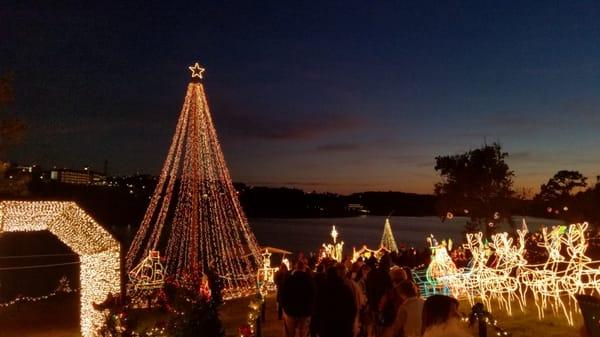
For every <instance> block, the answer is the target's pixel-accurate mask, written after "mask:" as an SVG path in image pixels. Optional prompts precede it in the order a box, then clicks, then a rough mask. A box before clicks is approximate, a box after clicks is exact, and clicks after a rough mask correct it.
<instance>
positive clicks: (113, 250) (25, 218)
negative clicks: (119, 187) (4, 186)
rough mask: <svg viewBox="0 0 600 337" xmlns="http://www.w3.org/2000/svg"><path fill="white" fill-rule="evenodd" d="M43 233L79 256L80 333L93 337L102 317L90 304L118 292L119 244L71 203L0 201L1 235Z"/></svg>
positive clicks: (86, 336) (85, 336)
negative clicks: (2, 233)
mask: <svg viewBox="0 0 600 337" xmlns="http://www.w3.org/2000/svg"><path fill="white" fill-rule="evenodd" d="M43 230H48V231H50V232H51V233H52V234H54V235H56V237H58V239H59V240H61V241H62V242H63V243H65V244H66V245H67V246H69V247H70V248H71V249H72V250H73V251H74V252H75V253H76V254H78V255H79V257H80V263H81V269H80V276H79V277H80V287H81V288H80V291H79V294H80V298H81V316H80V324H81V334H82V335H83V336H84V337H91V336H94V335H95V333H96V331H97V329H98V328H99V327H100V326H101V325H102V323H103V315H102V313H100V312H97V311H95V310H94V308H93V303H94V302H102V301H103V300H104V299H105V298H106V296H107V295H108V294H109V293H116V294H118V293H120V289H121V285H120V259H119V255H120V245H119V242H118V241H117V240H115V239H114V238H113V237H112V236H111V235H110V234H109V233H108V232H107V231H106V230H105V229H104V228H102V226H100V225H99V224H98V223H97V222H96V221H94V219H92V218H91V217H90V216H89V215H88V214H86V213H85V212H84V211H83V210H82V209H81V208H79V207H78V206H77V205H76V204H75V203H73V202H51V201H36V202H25V201H2V202H0V233H1V232H32V231H43Z"/></svg>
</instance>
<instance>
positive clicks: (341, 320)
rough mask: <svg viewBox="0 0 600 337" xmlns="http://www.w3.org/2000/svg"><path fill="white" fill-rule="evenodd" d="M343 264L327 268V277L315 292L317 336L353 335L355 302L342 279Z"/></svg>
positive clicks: (349, 289)
mask: <svg viewBox="0 0 600 337" xmlns="http://www.w3.org/2000/svg"><path fill="white" fill-rule="evenodd" d="M344 273H345V269H344V266H343V265H341V264H338V265H336V266H333V267H329V268H328V269H327V277H326V280H325V282H324V283H323V285H322V286H321V288H320V289H319V291H318V293H317V303H316V307H315V318H317V319H318V322H319V324H317V326H316V330H317V334H318V335H319V337H353V335H354V333H353V331H354V319H355V316H356V304H355V303H354V293H353V292H352V289H351V288H350V287H349V286H348V284H347V283H346V281H345V280H344Z"/></svg>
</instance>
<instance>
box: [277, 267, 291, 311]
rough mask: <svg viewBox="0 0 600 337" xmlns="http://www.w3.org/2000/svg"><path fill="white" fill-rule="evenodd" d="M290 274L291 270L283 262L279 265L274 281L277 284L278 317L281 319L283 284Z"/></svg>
mask: <svg viewBox="0 0 600 337" xmlns="http://www.w3.org/2000/svg"><path fill="white" fill-rule="evenodd" d="M288 276H289V271H288V269H287V266H286V265H285V263H281V265H279V270H277V272H276V273H275V277H274V279H275V280H274V281H275V286H276V287H277V318H278V319H281V318H282V317H283V306H282V305H281V290H282V289H283V285H284V284H285V281H286V280H287V278H288Z"/></svg>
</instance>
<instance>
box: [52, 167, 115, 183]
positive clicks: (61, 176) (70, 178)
mask: <svg viewBox="0 0 600 337" xmlns="http://www.w3.org/2000/svg"><path fill="white" fill-rule="evenodd" d="M50 180H52V181H57V182H61V183H64V184H77V185H106V176H105V175H103V174H100V173H97V172H94V171H92V170H90V169H89V168H87V167H86V168H84V169H83V170H71V169H54V170H52V171H50Z"/></svg>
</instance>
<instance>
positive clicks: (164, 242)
mask: <svg viewBox="0 0 600 337" xmlns="http://www.w3.org/2000/svg"><path fill="white" fill-rule="evenodd" d="M190 70H191V71H192V78H193V79H194V78H197V79H201V78H202V72H203V71H204V69H202V68H201V67H200V66H199V65H198V64H197V63H196V64H195V65H194V66H192V67H190ZM151 250H155V251H156V250H160V251H161V252H162V254H163V256H164V258H165V263H164V265H165V274H166V276H171V277H173V278H174V279H175V280H176V281H182V283H185V280H186V279H189V278H190V277H191V278H192V279H199V277H200V276H201V275H202V273H203V271H206V270H207V269H209V268H211V269H213V270H214V271H215V272H216V273H217V274H218V275H219V276H220V277H221V280H222V284H223V297H224V298H234V297H239V296H243V295H247V294H251V293H254V292H255V291H256V274H257V270H258V269H259V268H260V260H261V259H260V250H259V246H258V244H257V241H256V238H255V237H254V234H253V233H252V230H251V229H250V226H249V225H248V221H247V219H246V216H245V215H244V212H243V210H242V207H241V205H240V202H239V200H238V196H237V191H236V190H235V188H234V186H233V182H232V180H231V177H230V175H229V170H228V169H227V165H226V163H225V159H224V157H223V152H222V151H221V146H220V144H219V139H218V137H217V131H216V129H215V127H214V124H213V120H212V116H211V113H210V110H209V107H208V103H207V100H206V94H205V92H204V86H203V84H202V83H201V82H199V81H192V83H190V84H189V85H188V88H187V93H186V96H185V100H184V103H183V108H182V110H181V113H180V115H179V120H178V122H177V126H176V129H175V135H174V136H173V140H172V142H171V146H170V148H169V150H168V153H167V157H166V160H165V163H164V166H163V168H162V171H161V174H160V177H159V179H158V183H157V186H156V189H155V190H154V194H153V195H152V198H151V199H150V203H149V205H148V209H147V210H146V214H145V216H144V218H143V220H142V223H141V225H140V228H139V230H138V232H137V234H136V236H135V238H134V239H133V242H132V244H131V247H130V249H129V252H128V253H127V259H126V266H127V269H128V271H131V270H132V269H133V268H134V267H135V266H136V265H138V264H139V263H140V261H141V260H142V259H143V258H144V256H145V254H147V252H148V251H151Z"/></svg>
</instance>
